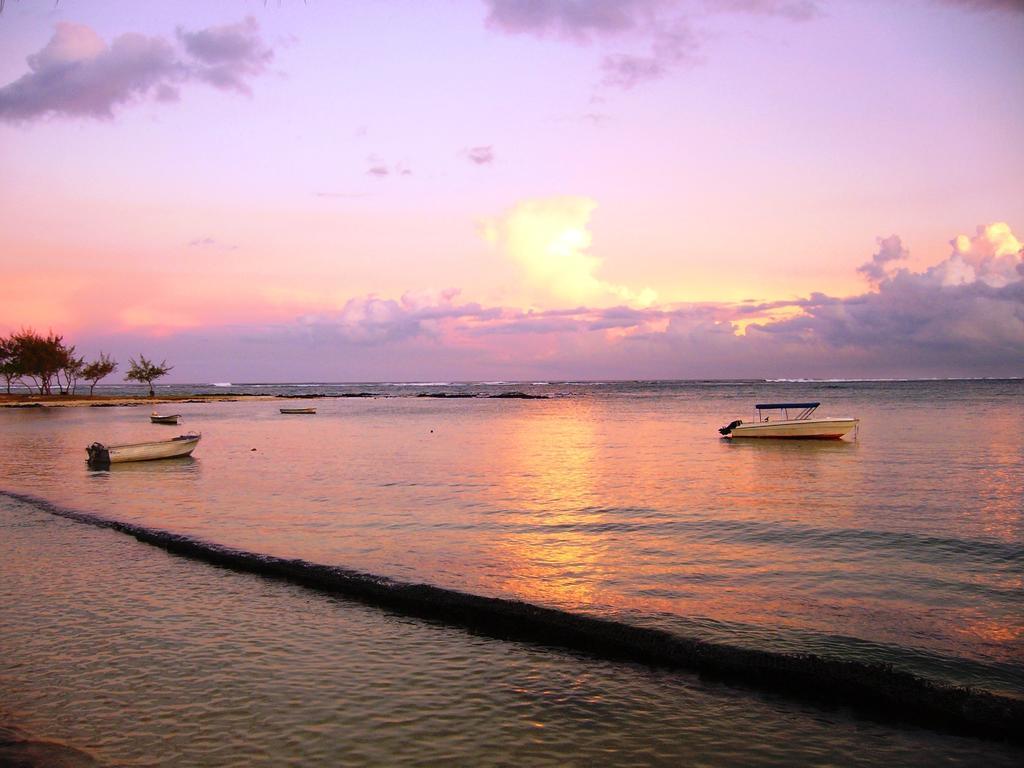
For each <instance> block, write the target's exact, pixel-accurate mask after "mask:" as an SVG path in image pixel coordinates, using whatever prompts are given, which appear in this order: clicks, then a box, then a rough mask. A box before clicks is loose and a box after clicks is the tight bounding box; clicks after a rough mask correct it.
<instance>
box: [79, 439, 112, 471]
mask: <svg viewBox="0 0 1024 768" xmlns="http://www.w3.org/2000/svg"><path fill="white" fill-rule="evenodd" d="M85 450H86V452H88V454H89V459H88V461H89V464H90V465H92V466H97V467H102V466H105V465H107V464H110V452H109V451H108V450H107V447H106V446H105V445H103V443H93V444H92V445H90V446H89V447H88V448H86V449H85Z"/></svg>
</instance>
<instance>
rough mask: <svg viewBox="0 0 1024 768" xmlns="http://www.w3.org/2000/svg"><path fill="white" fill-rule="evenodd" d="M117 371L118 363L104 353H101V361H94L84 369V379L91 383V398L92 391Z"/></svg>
mask: <svg viewBox="0 0 1024 768" xmlns="http://www.w3.org/2000/svg"><path fill="white" fill-rule="evenodd" d="M116 370H117V361H116V360H112V359H111V358H110V356H109V355H107V354H106V353H104V352H100V359H99V360H94V361H93V362H91V363H89V364H88V365H86V366H85V367H84V368H82V374H81V375H82V378H83V379H84V380H85V381H88V382H89V397H92V391H93V390H94V389H95V388H96V385H97V384H98V383H99V381H100V379H102V378H105V377H107V376H109V375H110V374H112V373H113V372H114V371H116Z"/></svg>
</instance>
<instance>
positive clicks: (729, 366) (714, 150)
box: [0, 0, 1024, 381]
mask: <svg viewBox="0 0 1024 768" xmlns="http://www.w3.org/2000/svg"><path fill="white" fill-rule="evenodd" d="M1021 39H1024V5H1022V4H1021V3H1018V2H1009V1H1005V0H1004V1H1000V0H916V1H909V2H906V3H898V4H896V3H890V2H882V1H881V0H878V2H872V1H871V0H861V1H859V2H852V1H850V2H843V1H841V0H834V1H833V0H728V1H722V2H710V0H616V1H615V2H612V0H592V1H591V2H586V1H584V0H541V1H539V2H538V1H537V0H533V1H532V2H526V0H480V1H479V2H477V1H475V0H473V1H471V0H467V1H466V2H460V3H448V2H436V3H434V2H427V3H423V2H413V1H412V0H409V1H408V2H400V1H395V2H386V3H365V4H334V3H325V2H316V1H315V0H311V2H309V3H299V2H288V1H287V0H285V2H281V3H268V4H266V5H264V4H263V3H262V2H224V3H201V2H191V3H185V2H181V3H164V4H139V3H131V2H127V1H125V2H117V1H112V2H107V3H103V4H95V3H84V2H75V0H67V1H66V2H61V3H60V4H59V5H57V7H56V8H55V7H54V4H53V3H52V2H50V1H49V0H38V1H37V0H21V1H20V2H8V3H6V4H5V7H4V10H3V13H2V14H0V266H2V270H3V272H2V281H0V332H6V331H9V330H15V329H17V328H20V327H23V326H30V327H34V328H36V329H39V330H47V329H50V328H52V329H54V330H56V331H58V332H62V333H64V334H65V336H66V337H67V338H68V339H69V340H71V341H72V342H73V343H76V344H77V345H78V348H79V350H80V351H83V352H85V353H86V354H87V355H90V356H93V355H95V354H96V353H98V351H99V350H100V349H101V348H102V349H103V350H105V351H108V352H113V353H114V355H115V357H117V358H118V359H125V360H126V359H127V356H128V355H129V354H131V355H134V354H137V353H138V352H139V351H143V352H144V353H145V354H147V356H153V357H157V358H163V357H166V358H167V359H168V361H169V362H172V363H174V364H175V366H176V367H175V371H174V374H173V376H174V378H175V379H176V380H178V381H208V380H215V381H226V380H249V381H252V380H278V381H280V380H310V379H317V380H339V381H340V380H379V379H405V380H416V379H439V378H443V379H474V378H484V379H487V378H533V377H537V376H543V377H548V378H610V377H614V378H642V377H691V376H699V377H715V376H722V377H728V376H751V377H756V376H822V377H831V376H861V375H872V376H906V375H911V376H913V375H924V376H936V375H938V376H957V375H1024V267H1022V266H1021V261H1022V257H1021V254H1020V248H1021V242H1020V240H1021V238H1024V185H1022V184H1021V179H1022V178H1024V149H1022V146H1024V143H1022V142H1021V141H1020V138H1019V137H1020V136H1022V135H1024V100H1022V99H1021V98H1020V94H1022V93H1024V49H1022V46H1021V45H1020V40H1021Z"/></svg>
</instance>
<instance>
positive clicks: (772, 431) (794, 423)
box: [718, 403, 860, 440]
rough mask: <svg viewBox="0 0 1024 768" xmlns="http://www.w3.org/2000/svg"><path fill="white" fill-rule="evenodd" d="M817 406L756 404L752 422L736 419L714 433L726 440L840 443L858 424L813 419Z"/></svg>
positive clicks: (844, 419)
mask: <svg viewBox="0 0 1024 768" xmlns="http://www.w3.org/2000/svg"><path fill="white" fill-rule="evenodd" d="M819 405H821V403H758V404H757V405H755V406H754V408H755V409H756V411H757V418H756V420H755V421H741V420H739V419H737V420H736V421H734V422H732V423H731V424H729V425H728V426H725V427H722V428H721V429H719V430H718V432H719V433H720V434H721V435H722V436H723V437H730V438H737V437H773V438H777V439H788V440H840V439H842V438H843V437H845V436H846V435H848V434H850V432H854V431H855V430H856V429H857V427H858V426H859V424H860V420H859V419H854V418H849V417H845V416H844V417H837V416H814V412H815V411H816V410H817V409H818V406H819ZM776 412H778V413H776ZM791 412H793V413H791Z"/></svg>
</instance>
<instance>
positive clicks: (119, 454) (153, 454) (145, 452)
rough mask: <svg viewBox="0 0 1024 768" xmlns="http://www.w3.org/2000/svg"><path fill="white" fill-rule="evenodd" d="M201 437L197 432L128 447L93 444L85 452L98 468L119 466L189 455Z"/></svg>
mask: <svg viewBox="0 0 1024 768" xmlns="http://www.w3.org/2000/svg"><path fill="white" fill-rule="evenodd" d="M201 437H202V435H201V434H200V433H198V432H189V433H188V434H187V435H178V436H177V437H175V438H172V439H171V440H157V441H156V442H152V443H131V444H128V445H103V443H93V444H92V445H90V446H89V447H88V448H86V449H85V450H86V452H87V453H88V454H89V463H90V464H93V465H99V466H106V465H107V464H120V463H122V462H125V461H153V460H154V459H175V458H178V457H179V456H188V455H190V454H191V453H192V451H194V450H195V448H196V446H197V445H199V439H200V438H201Z"/></svg>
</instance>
